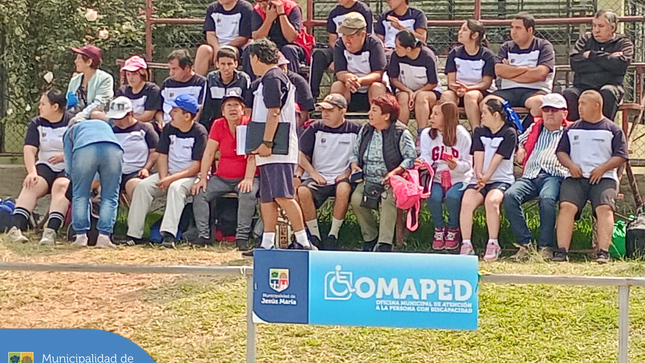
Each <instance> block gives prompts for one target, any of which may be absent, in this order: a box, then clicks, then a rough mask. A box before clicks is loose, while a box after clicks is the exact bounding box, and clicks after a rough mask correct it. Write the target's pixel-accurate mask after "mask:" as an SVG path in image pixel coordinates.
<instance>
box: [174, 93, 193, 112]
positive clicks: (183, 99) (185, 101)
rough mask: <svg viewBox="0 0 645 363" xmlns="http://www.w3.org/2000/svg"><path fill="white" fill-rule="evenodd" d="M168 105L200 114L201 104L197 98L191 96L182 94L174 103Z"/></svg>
mask: <svg viewBox="0 0 645 363" xmlns="http://www.w3.org/2000/svg"><path fill="white" fill-rule="evenodd" d="M168 104H169V105H170V106H172V107H178V108H181V109H182V110H184V111H187V112H190V113H192V114H196V113H197V112H199V103H197V100H196V99H195V97H193V96H192V95H189V94H181V95H179V96H177V98H175V100H174V101H168Z"/></svg>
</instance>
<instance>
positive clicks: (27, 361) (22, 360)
mask: <svg viewBox="0 0 645 363" xmlns="http://www.w3.org/2000/svg"><path fill="white" fill-rule="evenodd" d="M8 363H34V352H9V360H8Z"/></svg>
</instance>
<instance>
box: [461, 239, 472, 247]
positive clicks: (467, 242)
mask: <svg viewBox="0 0 645 363" xmlns="http://www.w3.org/2000/svg"><path fill="white" fill-rule="evenodd" d="M461 243H463V244H467V245H471V246H472V245H473V243H472V242H470V240H469V239H465V240H463V241H462V242H461Z"/></svg>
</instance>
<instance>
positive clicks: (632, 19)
mask: <svg viewBox="0 0 645 363" xmlns="http://www.w3.org/2000/svg"><path fill="white" fill-rule="evenodd" d="M143 2H145V9H146V11H145V19H146V21H145V54H146V56H147V58H148V60H149V61H156V62H165V59H166V56H167V55H168V54H169V53H170V52H171V51H172V50H174V49H177V48H188V49H190V50H192V51H193V52H194V51H195V49H196V48H197V46H199V44H201V43H203V42H204V34H203V32H202V23H203V20H204V16H205V13H206V8H207V7H208V5H209V4H210V3H211V2H212V0H186V1H180V0H137V3H141V4H143ZM365 2H366V3H368V4H369V5H370V7H371V8H372V11H373V13H374V15H375V17H378V15H379V14H382V13H383V12H384V11H386V10H388V9H389V7H388V5H387V1H385V0H366V1H365ZM300 3H301V5H302V6H303V8H304V9H305V16H304V18H305V26H306V27H307V28H308V30H309V31H310V32H312V33H313V34H315V36H316V40H317V43H319V44H326V43H327V34H326V31H325V27H324V24H326V21H327V14H328V13H329V11H330V10H331V9H332V8H333V7H334V6H335V5H336V4H337V2H336V0H315V1H314V0H300ZM410 5H411V6H414V7H418V8H420V9H422V10H423V11H424V12H425V14H426V16H427V17H428V20H429V27H428V40H429V41H428V43H429V44H430V45H431V46H432V47H433V48H435V49H436V51H437V54H438V55H439V63H440V66H442V65H443V64H444V62H445V59H446V56H447V54H448V52H449V50H450V49H451V47H452V46H454V45H455V44H456V39H457V30H458V28H459V26H461V23H462V22H463V20H464V19H467V18H475V19H480V20H481V21H482V22H483V23H484V24H485V25H486V28H487V38H488V40H489V43H490V47H491V49H493V51H496V50H497V49H498V48H499V46H500V45H501V44H502V43H503V42H504V41H506V40H508V39H510V34H509V29H508V24H509V23H510V20H511V19H510V18H511V17H512V16H513V14H515V13H517V12H520V11H528V12H530V13H531V14H533V15H534V16H535V17H536V19H537V24H538V25H537V27H536V30H537V35H538V36H540V37H544V38H546V39H549V40H550V41H551V42H552V43H553V45H554V47H555V51H556V63H557V64H560V65H564V64H568V53H569V50H570V49H571V47H572V46H573V44H574V43H575V41H576V40H577V39H578V37H579V36H580V34H581V33H583V32H585V31H588V30H589V24H590V23H591V17H592V16H593V14H594V13H595V12H596V10H598V9H613V10H615V11H616V12H617V13H619V14H621V15H622V17H621V18H622V25H621V31H622V32H624V33H625V34H627V35H628V36H630V38H631V39H632V40H633V41H634V43H635V49H636V55H635V59H634V60H635V61H640V62H642V61H645V40H644V39H645V25H644V21H645V1H644V0H604V1H603V0H412V1H411V2H410ZM114 52H116V50H115V51H114ZM114 52H113V53H114ZM118 52H119V54H106V55H105V58H106V59H107V61H106V63H107V62H108V61H110V62H111V61H112V60H113V59H117V58H119V57H123V56H124V55H126V56H127V54H128V53H129V52H128V50H127V49H121V50H119V51H118ZM130 53H132V52H130ZM1 71H2V70H0V75H1ZM153 76H154V81H156V82H157V83H161V82H162V81H163V79H164V78H165V77H166V76H167V72H166V71H165V70H159V71H155V72H153ZM6 78H7V77H0V81H1V80H6ZM632 80H633V78H630V76H628V79H627V81H626V86H627V93H626V97H625V101H626V102H637V101H638V100H636V99H635V95H636V93H637V92H635V90H634V88H633V86H632V85H633V84H635V83H636V82H635V81H633V82H632ZM329 81H330V79H328V80H327V82H329ZM324 86H325V85H323V87H324ZM6 87H7V85H6V84H4V85H3V83H2V82H0V99H2V100H4V97H1V96H2V95H3V93H4V94H5V95H6V94H7V89H6ZM558 87H561V84H559V83H556V90H559V88H558ZM3 114H4V113H3V107H2V102H1V101H0V116H1V115H3ZM24 131H25V125H0V138H2V139H1V140H2V141H4V142H0V145H2V146H3V147H4V149H3V150H0V153H2V152H4V153H11V154H19V153H20V152H21V150H22V140H23V136H24ZM640 136H642V135H640V134H639V135H637V138H636V144H635V147H634V149H635V150H637V151H638V155H640V154H643V158H645V140H641V138H640ZM641 142H643V145H642V146H641V145H640V143H641ZM641 150H642V151H641Z"/></svg>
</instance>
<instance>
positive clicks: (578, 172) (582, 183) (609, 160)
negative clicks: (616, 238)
mask: <svg viewBox="0 0 645 363" xmlns="http://www.w3.org/2000/svg"><path fill="white" fill-rule="evenodd" d="M602 102H603V100H602V95H601V94H600V92H598V91H594V90H587V91H584V92H582V95H580V100H579V101H578V111H579V112H580V120H579V121H577V122H576V123H574V124H573V125H571V126H570V127H569V128H568V129H566V130H565V131H564V134H563V135H562V139H560V143H559V144H558V148H557V150H556V151H557V153H558V159H559V160H560V162H561V163H562V165H564V166H565V167H566V168H567V169H569V172H570V176H569V177H567V178H566V179H564V181H563V182H562V186H561V187H560V214H559V215H558V230H557V235H558V247H559V249H558V250H556V251H555V252H554V254H553V260H554V261H558V262H562V261H568V260H569V246H570V245H571V237H572V235H573V226H574V224H575V220H576V219H578V218H580V214H581V212H582V208H584V206H585V204H587V200H590V201H591V208H592V210H593V212H594V214H595V215H596V218H597V225H598V227H597V228H598V234H597V235H598V252H597V255H596V262H597V263H607V262H608V261H609V245H610V244H611V235H612V231H613V229H614V210H615V208H616V197H617V194H618V172H617V171H618V167H619V166H620V165H621V164H622V163H624V162H625V161H626V160H627V159H628V158H629V156H628V153H627V142H626V141H625V134H624V133H623V130H622V129H621V128H620V127H619V126H618V125H616V124H615V123H614V122H613V121H611V120H609V119H608V118H606V117H605V116H603V114H602V110H603V103H602Z"/></svg>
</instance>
